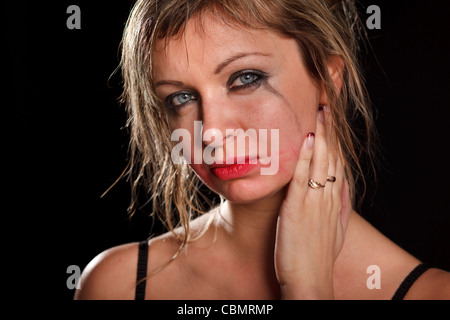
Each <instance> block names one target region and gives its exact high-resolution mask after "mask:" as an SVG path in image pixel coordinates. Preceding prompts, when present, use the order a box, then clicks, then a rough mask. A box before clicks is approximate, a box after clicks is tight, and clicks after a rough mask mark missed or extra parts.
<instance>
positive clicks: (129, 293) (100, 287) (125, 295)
mask: <svg viewBox="0 0 450 320" xmlns="http://www.w3.org/2000/svg"><path fill="white" fill-rule="evenodd" d="M137 256H138V243H137V242H134V243H127V244H123V245H119V246H116V247H113V248H110V249H107V250H105V251H103V252H101V253H100V254H98V255H97V256H96V257H95V258H94V259H92V260H91V262H89V264H88V265H87V266H86V268H85V269H84V270H83V273H82V274H81V278H80V288H79V289H77V290H76V292H75V299H76V300H127V299H134V292H135V291H134V290H135V284H136V268H137Z"/></svg>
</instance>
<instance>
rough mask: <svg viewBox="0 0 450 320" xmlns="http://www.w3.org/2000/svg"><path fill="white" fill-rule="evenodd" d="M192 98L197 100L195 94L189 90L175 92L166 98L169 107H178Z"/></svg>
mask: <svg viewBox="0 0 450 320" xmlns="http://www.w3.org/2000/svg"><path fill="white" fill-rule="evenodd" d="M193 100H197V98H196V96H195V94H192V93H189V92H181V93H175V94H172V95H170V96H169V97H168V98H167V105H168V106H171V107H179V106H182V105H185V104H187V103H189V102H191V101H193Z"/></svg>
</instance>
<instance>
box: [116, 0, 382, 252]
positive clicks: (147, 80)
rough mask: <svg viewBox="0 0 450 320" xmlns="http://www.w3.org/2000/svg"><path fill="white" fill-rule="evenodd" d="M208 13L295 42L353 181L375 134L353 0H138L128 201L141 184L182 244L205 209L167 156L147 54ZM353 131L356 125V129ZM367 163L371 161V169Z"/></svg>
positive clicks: (130, 75)
mask: <svg viewBox="0 0 450 320" xmlns="http://www.w3.org/2000/svg"><path fill="white" fill-rule="evenodd" d="M205 12H209V13H212V14H214V15H215V16H216V17H218V18H219V19H221V20H223V21H225V22H226V23H231V24H233V25H234V26H236V27H244V28H255V29H268V30H272V31H274V32H277V33H280V34H283V35H286V36H288V37H291V38H294V39H296V41H297V43H298V45H299V47H300V50H301V53H302V57H303V62H304V64H305V66H306V69H307V70H308V72H309V74H310V76H311V78H312V79H313V80H314V81H315V82H316V83H317V84H318V85H323V87H324V88H325V90H326V92H327V94H328V97H329V99H330V101H331V103H330V105H329V108H330V111H331V113H332V116H333V119H334V128H335V131H336V139H337V141H338V143H339V144H340V146H341V149H342V152H343V155H344V158H345V159H344V161H345V164H346V168H347V172H346V173H347V177H348V179H349V182H350V185H351V186H352V192H351V193H352V198H353V199H355V198H356V196H355V189H354V186H355V185H356V184H358V183H359V182H362V183H363V192H362V196H361V199H362V197H363V195H364V193H365V185H366V183H365V180H364V179H365V178H364V174H363V169H362V165H361V162H360V158H361V157H362V156H363V155H365V159H367V160H368V163H371V164H373V159H374V158H373V149H372V142H373V140H374V138H375V137H376V134H375V130H374V125H373V118H372V111H371V107H370V103H369V99H368V94H367V92H366V88H365V85H364V79H363V77H362V75H361V71H360V70H361V68H360V65H359V63H358V50H359V45H358V41H359V40H360V39H361V38H362V37H363V36H364V28H363V27H362V23H361V21H360V19H359V18H358V13H357V8H356V6H355V4H354V2H353V1H349V0H347V1H336V0H329V1H323V0H164V1H158V0H138V1H137V2H136V4H135V6H134V8H133V10H132V12H131V14H130V16H129V19H128V22H127V24H126V28H125V31H124V34H123V41H122V61H121V66H122V75H123V81H124V92H123V100H124V102H125V103H126V106H127V111H128V113H129V120H128V123H127V124H128V126H129V127H130V128H131V132H130V134H131V142H130V163H129V167H128V170H127V173H128V174H129V176H130V177H131V178H132V203H131V205H130V210H131V211H132V212H134V210H135V209H136V204H137V202H136V201H137V198H138V190H140V187H142V186H143V187H144V188H145V190H146V192H147V196H148V198H149V201H151V202H152V204H153V213H156V214H157V215H158V216H159V217H160V219H161V221H163V223H164V225H165V226H166V227H167V228H168V229H169V230H171V231H172V232H173V231H174V229H175V228H176V227H178V226H181V227H182V230H183V232H182V233H180V234H178V235H177V234H176V236H177V237H178V239H179V240H180V241H181V246H180V250H181V249H182V248H183V246H184V245H185V244H186V243H187V242H188V241H189V240H190V239H191V238H190V232H189V231H190V230H189V221H191V219H192V218H193V217H195V216H196V215H197V214H198V213H202V212H204V208H203V207H204V206H203V205H202V204H206V208H208V206H211V203H208V199H207V197H205V196H204V195H203V194H202V192H200V191H201V186H202V185H201V182H200V180H199V179H198V177H197V176H196V175H195V174H194V173H193V171H192V169H191V168H190V166H189V165H188V164H185V165H176V164H174V163H173V162H172V160H171V157H170V153H171V146H172V143H171V141H170V130H169V126H168V123H167V120H166V117H165V114H164V111H163V110H162V108H161V101H159V99H158V98H157V96H156V94H155V90H154V87H153V81H152V52H153V50H154V48H155V43H156V41H157V40H161V39H165V40H168V39H169V38H171V37H173V36H177V35H180V34H181V33H182V32H183V31H184V28H185V27H186V23H187V21H188V20H189V19H190V18H191V17H193V16H195V15H199V16H201V14H203V13H205ZM333 56H338V57H340V59H341V60H342V62H343V64H344V72H343V75H342V77H343V81H342V88H341V90H340V92H339V93H338V92H337V90H336V88H335V86H334V83H333V81H332V79H331V77H330V74H329V72H328V68H327V63H328V62H329V60H330V58H331V57H333ZM357 128H358V129H357ZM369 167H370V166H369Z"/></svg>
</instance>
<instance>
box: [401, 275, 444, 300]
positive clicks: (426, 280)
mask: <svg viewBox="0 0 450 320" xmlns="http://www.w3.org/2000/svg"><path fill="white" fill-rule="evenodd" d="M405 299H410V300H449V299H450V273H449V272H447V271H444V270H440V269H435V268H432V269H429V270H427V271H426V272H425V273H424V274H422V275H421V276H420V277H419V278H418V279H417V280H416V281H415V282H414V284H413V285H412V287H411V289H410V290H409V291H408V293H407V295H406V296H405Z"/></svg>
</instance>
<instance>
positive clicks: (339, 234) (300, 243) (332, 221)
mask: <svg viewBox="0 0 450 320" xmlns="http://www.w3.org/2000/svg"><path fill="white" fill-rule="evenodd" d="M331 132H332V130H331V115H330V112H329V110H328V108H326V107H324V110H319V111H318V116H317V126H316V133H315V136H314V134H309V135H308V136H307V137H306V138H305V140H304V142H303V145H302V147H301V149H300V154H299V158H298V162H297V166H296V169H295V172H294V175H293V178H292V180H291V182H290V184H289V186H288V190H287V194H286V197H285V199H284V201H283V203H282V205H281V207H280V212H279V218H278V225H277V236H276V245H275V269H276V274H277V279H278V283H279V284H280V287H281V293H282V298H284V299H333V298H334V289H333V268H334V262H335V261H336V258H337V256H338V254H339V252H340V250H341V248H342V245H343V243H344V235H345V231H346V228H347V223H348V219H349V215H350V212H351V211H352V207H351V201H350V196H349V186H348V182H347V181H346V179H345V174H344V166H343V162H342V159H341V153H340V149H339V147H338V146H337V145H336V144H333V143H332V139H331ZM331 176H334V177H336V181H335V182H326V181H327V177H331ZM309 179H314V180H315V181H317V182H320V183H321V184H323V185H325V187H324V188H320V189H317V190H316V189H313V188H311V187H309V186H308V181H309Z"/></svg>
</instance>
